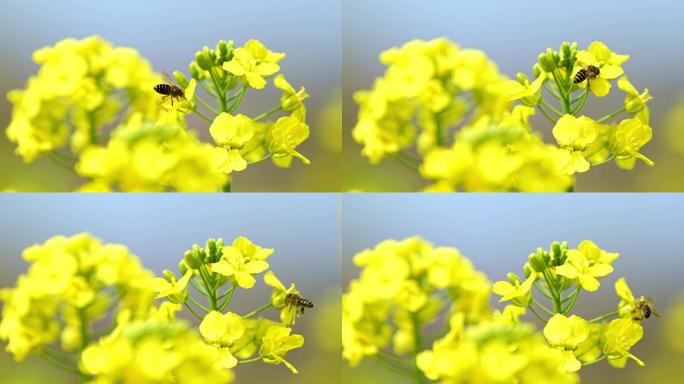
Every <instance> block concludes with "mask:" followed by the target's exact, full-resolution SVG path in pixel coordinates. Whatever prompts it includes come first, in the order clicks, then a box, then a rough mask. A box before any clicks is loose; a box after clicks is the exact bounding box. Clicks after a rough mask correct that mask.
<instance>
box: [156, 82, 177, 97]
mask: <svg viewBox="0 0 684 384" xmlns="http://www.w3.org/2000/svg"><path fill="white" fill-rule="evenodd" d="M154 90H155V92H157V93H159V94H160V95H165V96H168V95H170V94H171V92H172V91H173V87H172V86H170V85H169V84H157V85H155V86H154Z"/></svg>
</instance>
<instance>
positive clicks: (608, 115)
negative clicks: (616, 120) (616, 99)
mask: <svg viewBox="0 0 684 384" xmlns="http://www.w3.org/2000/svg"><path fill="white" fill-rule="evenodd" d="M625 111H626V109H625V107H622V108H620V109H618V110H616V111H614V112H612V113H609V114H607V115H605V116H603V117H602V118H600V119H598V120H596V122H597V123H603V122H604V121H606V120H610V119H612V118H613V117H615V116H617V115H619V114H621V113H622V112H625Z"/></svg>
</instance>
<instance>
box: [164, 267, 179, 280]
mask: <svg viewBox="0 0 684 384" xmlns="http://www.w3.org/2000/svg"><path fill="white" fill-rule="evenodd" d="M162 275H163V276H164V278H165V279H166V281H168V282H171V281H173V280H175V279H176V275H175V274H174V273H173V272H171V271H169V270H168V269H165V270H164V271H162Z"/></svg>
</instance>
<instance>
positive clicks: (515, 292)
mask: <svg viewBox="0 0 684 384" xmlns="http://www.w3.org/2000/svg"><path fill="white" fill-rule="evenodd" d="M536 279H537V276H536V274H532V275H530V277H528V278H527V280H525V282H524V283H522V284H520V280H515V281H514V282H513V284H511V283H510V282H508V281H497V282H496V283H494V285H493V286H492V291H494V293H496V294H497V295H501V298H500V299H499V302H502V301H508V300H514V299H520V300H521V301H520V303H521V304H523V305H521V306H523V307H524V306H526V305H527V303H525V301H526V298H528V297H529V296H530V294H531V293H530V290H531V289H532V284H534V281H535V280H536Z"/></svg>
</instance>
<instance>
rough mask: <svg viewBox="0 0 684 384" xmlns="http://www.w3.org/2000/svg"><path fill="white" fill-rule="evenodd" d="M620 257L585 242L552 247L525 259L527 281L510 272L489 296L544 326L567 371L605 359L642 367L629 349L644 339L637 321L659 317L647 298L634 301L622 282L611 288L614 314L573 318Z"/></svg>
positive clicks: (546, 334)
mask: <svg viewBox="0 0 684 384" xmlns="http://www.w3.org/2000/svg"><path fill="white" fill-rule="evenodd" d="M618 257H619V254H618V253H613V252H607V251H605V250H603V249H601V248H599V247H598V246H597V245H596V244H594V243H593V242H591V241H588V240H584V241H582V242H581V243H580V244H579V245H578V247H577V248H575V249H568V245H567V243H565V242H564V243H556V242H555V243H553V244H552V245H551V247H550V248H549V249H548V250H544V249H542V248H539V249H538V250H537V252H536V253H533V254H531V255H530V256H529V261H528V262H527V263H526V264H525V266H524V268H523V272H524V275H525V281H522V280H521V279H520V278H519V277H518V276H516V275H515V274H513V273H510V274H509V275H508V280H507V281H499V282H496V283H495V284H494V286H493V291H494V292H495V293H496V294H498V295H501V300H500V301H510V302H511V303H512V305H514V306H516V307H518V308H521V309H522V308H527V309H529V310H530V311H531V312H532V314H534V316H535V317H537V318H538V319H539V320H540V321H542V322H543V323H544V324H545V325H544V331H543V333H544V336H545V337H546V340H547V342H548V343H549V345H550V346H551V347H553V348H555V349H556V350H558V351H559V352H560V353H561V354H562V362H561V364H560V366H561V367H562V368H563V369H564V370H565V371H567V372H577V371H579V370H580V369H581V368H582V367H583V366H587V365H592V364H596V363H599V362H601V361H603V360H607V361H608V362H609V363H610V365H612V366H614V367H624V366H625V365H626V364H627V360H628V359H632V360H634V361H635V362H636V363H637V364H638V365H644V363H643V362H642V361H641V360H639V359H638V358H637V357H636V356H634V355H633V354H632V353H630V349H631V348H632V347H633V346H634V345H635V344H636V343H637V342H638V341H639V340H641V338H642V337H643V328H642V326H641V321H643V320H644V319H645V318H648V317H650V316H651V315H658V312H657V310H656V309H655V307H654V306H653V303H652V301H651V300H650V299H647V298H644V297H643V296H641V297H639V298H636V297H635V296H634V295H633V294H632V291H631V290H630V288H629V286H628V285H627V281H626V280H625V279H624V278H620V279H618V280H617V281H616V283H615V291H616V294H617V296H618V298H619V303H618V305H617V306H616V307H615V311H612V312H610V313H607V314H605V315H601V316H597V317H595V318H592V319H588V320H587V319H584V318H582V317H581V316H578V315H576V314H573V313H572V312H573V309H574V308H575V304H576V303H577V299H578V297H579V296H580V294H581V293H582V292H595V291H597V290H598V289H599V287H600V285H601V283H600V280H601V279H603V278H605V277H606V276H608V275H609V274H610V273H612V271H613V267H612V263H613V262H614V261H615V260H616V259H617V258H618ZM535 293H538V295H536V296H535ZM544 301H547V302H548V304H544ZM611 318H614V319H613V320H612V321H610V322H608V321H606V320H608V319H611Z"/></svg>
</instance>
